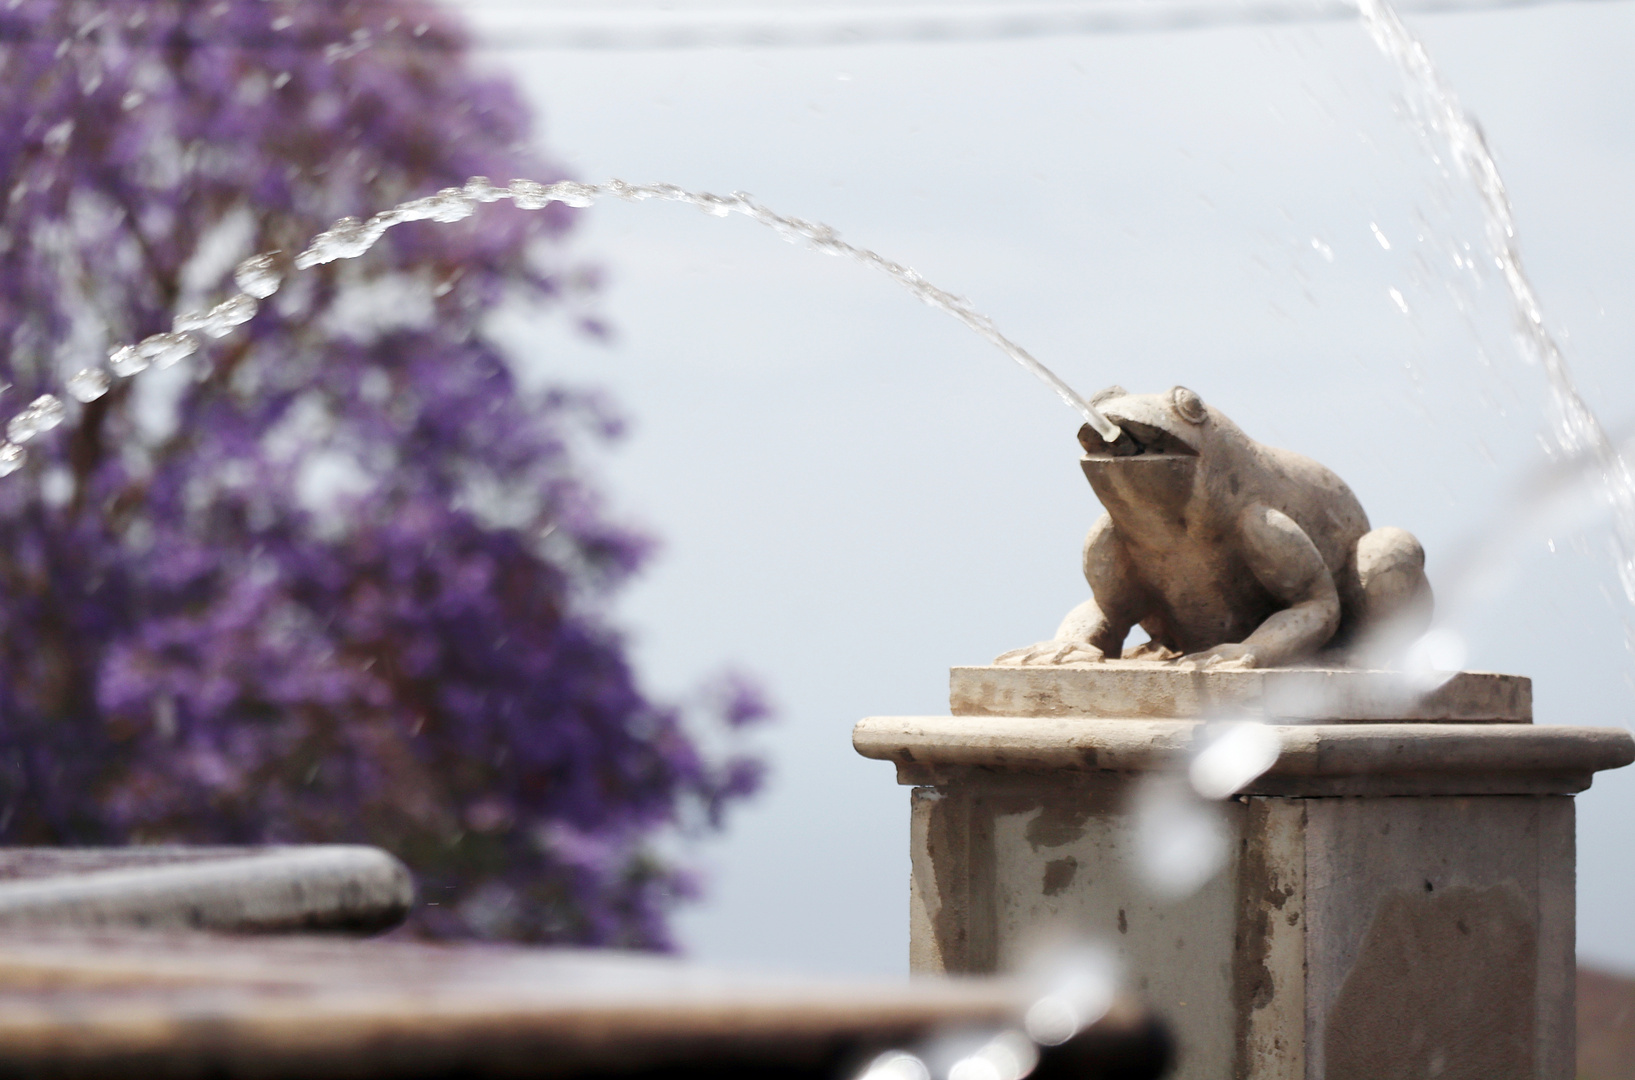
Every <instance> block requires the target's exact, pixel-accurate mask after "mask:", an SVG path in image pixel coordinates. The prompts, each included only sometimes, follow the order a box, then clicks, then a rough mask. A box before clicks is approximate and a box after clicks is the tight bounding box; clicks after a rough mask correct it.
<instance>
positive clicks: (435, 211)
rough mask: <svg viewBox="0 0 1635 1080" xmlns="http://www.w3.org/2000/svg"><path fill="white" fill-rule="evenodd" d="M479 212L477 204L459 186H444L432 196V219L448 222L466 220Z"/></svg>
mask: <svg viewBox="0 0 1635 1080" xmlns="http://www.w3.org/2000/svg"><path fill="white" fill-rule="evenodd" d="M476 212H477V204H476V203H475V202H474V201H472V199H471V198H470V196H468V195H466V193H465V192H463V191H461V190H460V189H459V188H452V187H451V188H444V189H443V190H441V191H439V192H438V193H437V194H436V195H433V196H432V197H431V219H432V220H433V221H437V222H442V223H443V224H445V225H446V224H448V223H450V222H454V221H464V220H465V219H466V218H468V217H470V216H471V215H472V214H474V213H476Z"/></svg>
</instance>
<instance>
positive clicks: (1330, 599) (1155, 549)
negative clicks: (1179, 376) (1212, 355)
mask: <svg viewBox="0 0 1635 1080" xmlns="http://www.w3.org/2000/svg"><path fill="white" fill-rule="evenodd" d="M1096 400H1097V403H1098V405H1099V407H1100V409H1101V411H1102V413H1103V415H1105V416H1106V417H1107V419H1109V420H1111V421H1112V422H1113V423H1114V424H1116V425H1117V426H1118V428H1119V429H1120V434H1119V437H1118V438H1117V440H1115V441H1114V442H1111V443H1108V442H1106V441H1104V440H1103V439H1102V437H1101V436H1100V435H1098V434H1097V433H1096V432H1095V431H1094V430H1093V429H1092V428H1091V427H1090V426H1089V425H1086V426H1085V427H1084V428H1083V429H1081V430H1080V432H1079V441H1080V443H1081V444H1082V445H1083V447H1084V451H1085V453H1084V457H1083V459H1082V460H1081V462H1080V464H1081V465H1082V466H1083V468H1084V475H1085V477H1086V479H1088V480H1089V481H1090V486H1091V487H1092V488H1093V489H1094V490H1095V493H1096V498H1098V499H1099V500H1101V505H1102V506H1103V507H1104V508H1105V509H1106V511H1107V513H1106V514H1105V515H1103V517H1102V518H1101V519H1100V520H1099V521H1097V522H1096V523H1095V525H1093V526H1092V527H1091V529H1090V535H1089V536H1088V537H1086V538H1085V541H1084V576H1085V580H1086V581H1087V582H1088V583H1089V585H1090V592H1091V598H1090V599H1089V600H1086V601H1084V602H1083V603H1082V604H1080V605H1079V606H1078V607H1076V608H1074V609H1073V610H1072V611H1070V612H1069V613H1068V615H1067V617H1066V618H1065V619H1063V620H1062V623H1061V625H1060V626H1059V627H1058V628H1057V630H1056V633H1055V636H1054V637H1053V638H1052V639H1051V640H1050V641H1045V642H1041V643H1039V644H1038V645H1034V646H1030V647H1027V648H1023V649H1016V650H1013V651H1012V652H1009V653H1006V654H1005V655H1003V656H1001V657H1000V658H999V661H998V662H1000V663H1010V664H1047V665H1048V664H1060V663H1064V662H1066V663H1071V662H1075V661H1079V660H1102V659H1110V660H1117V659H1120V658H1121V657H1123V656H1125V655H1126V653H1125V651H1124V641H1125V638H1126V637H1127V636H1128V635H1129V632H1130V630H1131V629H1132V628H1133V627H1135V626H1137V625H1139V626H1140V627H1141V628H1142V629H1143V630H1145V631H1146V632H1147V635H1148V637H1149V638H1150V639H1151V640H1150V642H1149V643H1148V645H1147V646H1144V647H1143V654H1144V655H1155V656H1159V657H1164V658H1173V657H1179V656H1182V655H1183V654H1184V655H1185V657H1186V658H1187V659H1188V660H1190V661H1193V662H1196V663H1200V664H1207V665H1225V666H1228V667H1238V668H1257V667H1277V666H1280V665H1283V664H1289V663H1293V662H1296V661H1299V660H1301V659H1303V658H1305V657H1309V656H1311V655H1313V654H1314V653H1316V652H1317V651H1318V650H1319V649H1322V648H1323V647H1324V646H1326V645H1331V644H1332V645H1336V646H1347V647H1350V646H1357V645H1359V644H1361V645H1371V646H1373V645H1377V644H1378V642H1379V639H1380V638H1381V637H1382V636H1383V637H1386V638H1391V639H1395V640H1398V641H1406V640H1408V639H1411V638H1412V637H1414V636H1415V635H1417V634H1418V633H1419V632H1421V631H1422V630H1423V629H1424V627H1425V626H1426V625H1427V624H1428V623H1429V620H1430V614H1431V590H1430V585H1429V584H1428V583H1427V581H1426V579H1425V553H1424V551H1423V550H1422V549H1421V548H1420V546H1419V541H1417V540H1415V539H1414V537H1413V536H1412V535H1411V534H1410V533H1408V532H1406V531H1404V530H1402V529H1396V528H1383V529H1371V528H1370V527H1369V524H1368V515H1367V514H1365V513H1363V508H1362V505H1361V504H1360V503H1359V502H1358V501H1357V497H1356V496H1355V495H1353V494H1352V493H1351V489H1350V488H1348V487H1346V485H1345V482H1344V481H1342V480H1341V479H1340V478H1339V477H1338V476H1335V475H1334V474H1333V473H1332V472H1330V471H1329V470H1328V469H1325V468H1324V467H1323V466H1321V465H1319V464H1317V462H1315V461H1313V460H1311V459H1310V458H1308V457H1304V456H1302V455H1300V454H1296V453H1293V452H1292V451H1289V450H1280V449H1277V448H1276V447H1271V446H1263V445H1261V444H1260V443H1258V442H1256V441H1255V440H1253V439H1251V438H1249V436H1247V435H1245V434H1244V433H1243V431H1242V430H1241V429H1240V428H1239V427H1238V426H1237V425H1236V424H1234V423H1232V421H1231V420H1229V419H1228V418H1227V417H1226V416H1225V414H1223V413H1222V412H1220V410H1218V409H1214V408H1211V407H1210V406H1207V405H1205V404H1204V403H1203V401H1202V400H1200V399H1199V397H1198V395H1197V394H1194V393H1193V392H1192V391H1190V390H1188V389H1186V388H1185V387H1180V386H1177V387H1175V388H1173V389H1172V390H1170V391H1169V392H1168V393H1166V394H1126V393H1125V392H1124V391H1123V389H1122V388H1119V387H1111V388H1109V389H1107V390H1105V391H1103V392H1102V393H1101V394H1099V395H1097V399H1096Z"/></svg>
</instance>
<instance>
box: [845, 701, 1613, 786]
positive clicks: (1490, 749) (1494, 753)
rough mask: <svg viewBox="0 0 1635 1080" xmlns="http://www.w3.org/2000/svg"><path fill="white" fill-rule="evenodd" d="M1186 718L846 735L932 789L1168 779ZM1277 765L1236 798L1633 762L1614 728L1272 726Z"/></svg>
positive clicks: (905, 778) (1188, 744)
mask: <svg viewBox="0 0 1635 1080" xmlns="http://www.w3.org/2000/svg"><path fill="white" fill-rule="evenodd" d="M1203 728H1204V725H1203V723H1202V722H1200V721H1190V720H1086V719H1077V718H1074V719H1061V718H1057V717H1029V716H1010V717H976V716H871V717H869V718H867V719H865V720H862V721H860V722H859V723H858V724H857V726H856V727H855V728H854V729H853V730H852V745H853V746H854V747H856V749H857V752H858V753H859V754H862V755H863V756H864V757H869V758H877V759H879V760H882V761H891V762H894V763H895V764H896V765H897V772H898V780H899V782H900V783H904V784H935V785H938V786H942V785H944V784H947V783H953V782H958V781H960V780H961V779H962V778H963V777H965V776H967V775H969V774H970V772H971V770H973V769H982V770H987V771H994V770H998V771H1007V772H1017V773H1038V774H1042V775H1044V776H1048V775H1049V774H1053V773H1058V772H1070V773H1114V774H1135V773H1142V772H1155V771H1157V772H1162V771H1179V770H1181V769H1183V768H1185V767H1186V764H1187V762H1188V761H1189V760H1190V756H1191V753H1192V750H1193V743H1194V741H1195V740H1196V739H1197V738H1198V736H1199V733H1200V732H1201V731H1202V730H1203ZM1274 730H1275V731H1276V732H1277V733H1278V735H1279V737H1280V738H1281V739H1282V741H1283V750H1282V753H1281V754H1279V756H1278V758H1277V761H1276V763H1275V764H1273V765H1272V767H1271V768H1270V769H1269V770H1268V771H1267V772H1266V773H1265V774H1264V775H1262V776H1261V777H1259V778H1258V779H1256V780H1255V781H1253V782H1252V783H1250V784H1249V785H1247V786H1246V787H1245V788H1244V789H1243V791H1244V793H1246V794H1257V795H1285V796H1335V795H1352V796H1357V795H1375V796H1385V795H1533V794H1571V793H1573V792H1578V791H1582V790H1584V789H1585V788H1587V787H1589V786H1590V781H1591V779H1592V778H1593V777H1594V775H1595V773H1596V772H1598V771H1600V770H1603V769H1616V768H1619V767H1621V766H1624V765H1628V764H1629V763H1630V762H1631V761H1635V739H1632V738H1631V737H1630V734H1629V732H1628V731H1625V730H1624V729H1622V728H1584V727H1564V726H1557V725H1553V724H1552V725H1532V724H1485V725H1476V724H1428V723H1413V724H1299V725H1294V724H1290V725H1281V726H1275V727H1274Z"/></svg>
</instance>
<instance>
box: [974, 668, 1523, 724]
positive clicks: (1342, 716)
mask: <svg viewBox="0 0 1635 1080" xmlns="http://www.w3.org/2000/svg"><path fill="white" fill-rule="evenodd" d="M948 699H949V706H950V708H951V710H952V711H953V713H954V715H955V716H1093V717H1105V718H1108V719H1141V718H1153V719H1167V720H1190V719H1199V718H1206V717H1218V716H1225V715H1252V716H1256V717H1261V718H1264V719H1268V720H1321V721H1325V722H1328V723H1350V722H1359V723H1367V722H1379V721H1384V722H1389V723H1413V722H1421V721H1422V722H1427V723H1441V724H1449V723H1516V724H1526V723H1531V722H1532V719H1533V681H1532V680H1531V679H1528V678H1525V677H1523V676H1520V675H1498V674H1493V673H1491V672H1485V671H1461V672H1458V673H1457V674H1454V675H1453V676H1452V677H1451V678H1449V679H1448V680H1447V681H1446V682H1444V683H1443V684H1442V685H1440V686H1438V687H1436V688H1434V689H1431V690H1429V691H1425V692H1420V691H1416V690H1415V689H1413V688H1412V687H1410V686H1409V685H1408V684H1407V683H1406V682H1405V680H1404V679H1403V677H1402V676H1401V675H1400V674H1399V673H1396V672H1389V671H1365V670H1361V669H1357V668H1318V667H1306V668H1299V667H1289V668H1263V669H1259V670H1250V671H1221V670H1210V671H1188V670H1186V669H1184V668H1180V667H1177V666H1176V665H1174V664H1166V663H1160V662H1156V661H1140V660H1112V661H1106V662H1104V663H1100V664H1062V665H1056V666H1048V667H997V666H987V667H956V668H953V669H952V670H951V671H950V672H949V695H948Z"/></svg>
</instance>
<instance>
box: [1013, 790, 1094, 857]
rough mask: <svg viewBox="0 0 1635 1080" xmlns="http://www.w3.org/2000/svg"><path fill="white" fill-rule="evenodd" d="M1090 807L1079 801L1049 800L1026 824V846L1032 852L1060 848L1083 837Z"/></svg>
mask: <svg viewBox="0 0 1635 1080" xmlns="http://www.w3.org/2000/svg"><path fill="white" fill-rule="evenodd" d="M1090 811H1091V806H1090V805H1089V803H1088V801H1086V800H1081V799H1050V800H1048V801H1046V802H1045V803H1044V805H1043V806H1041V807H1040V808H1039V813H1038V815H1037V816H1036V817H1034V819H1033V820H1032V821H1029V822H1028V827H1027V831H1026V833H1025V834H1024V835H1025V836H1026V837H1027V841H1028V844H1029V845H1030V846H1031V847H1032V848H1033V850H1034V851H1038V850H1039V849H1040V848H1053V847H1061V846H1062V845H1063V844H1071V843H1072V842H1073V841H1075V840H1077V839H1078V838H1079V837H1081V836H1083V835H1084V823H1085V822H1086V821H1088V820H1089V818H1090Z"/></svg>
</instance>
